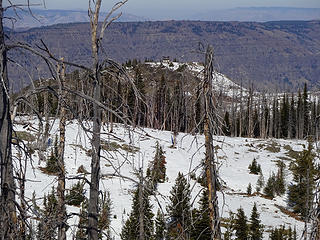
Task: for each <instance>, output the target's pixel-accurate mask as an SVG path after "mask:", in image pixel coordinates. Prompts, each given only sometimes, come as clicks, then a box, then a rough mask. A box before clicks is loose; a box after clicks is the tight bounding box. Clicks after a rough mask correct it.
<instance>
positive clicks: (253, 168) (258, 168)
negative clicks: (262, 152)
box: [248, 158, 261, 174]
mask: <svg viewBox="0 0 320 240" xmlns="http://www.w3.org/2000/svg"><path fill="white" fill-rule="evenodd" d="M248 169H249V170H250V173H251V174H259V172H261V165H260V164H258V163H257V160H256V159H255V158H253V160H252V163H251V164H250V165H249V166H248Z"/></svg>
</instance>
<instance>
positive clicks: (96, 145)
mask: <svg viewBox="0 0 320 240" xmlns="http://www.w3.org/2000/svg"><path fill="white" fill-rule="evenodd" d="M100 7H101V0H97V1H95V10H94V13H93V15H91V16H90V24H91V47H92V58H93V74H94V76H93V99H94V100H96V101H97V102H99V101H100V98H101V96H100V95H101V93H100V70H99V57H98V47H99V46H98V44H99V43H98V38H97V28H98V19H99V12H100ZM100 131H101V108H99V106H98V105H97V104H96V103H93V133H92V159H91V184H90V196H89V204H88V217H89V224H88V239H89V240H97V239H98V234H99V230H98V215H99V213H98V200H99V180H100V148H101V144H100Z"/></svg>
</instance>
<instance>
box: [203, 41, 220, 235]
mask: <svg viewBox="0 0 320 240" xmlns="http://www.w3.org/2000/svg"><path fill="white" fill-rule="evenodd" d="M212 73H213V47H212V46H210V45H209V46H208V49H207V53H206V59H205V76H204V87H203V91H204V92H203V96H204V98H205V99H204V104H205V119H204V135H205V147H206V158H205V168H206V176H207V187H208V192H209V212H210V226H211V239H221V230H220V217H219V208H218V196H217V189H218V186H217V184H218V179H217V178H218V176H217V169H216V164H215V161H214V147H213V138H212V134H213V133H214V127H213V124H214V123H213V116H212V115H213V114H211V113H212V111H214V107H215V106H214V105H215V104H214V102H213V101H214V98H213V95H212Z"/></svg>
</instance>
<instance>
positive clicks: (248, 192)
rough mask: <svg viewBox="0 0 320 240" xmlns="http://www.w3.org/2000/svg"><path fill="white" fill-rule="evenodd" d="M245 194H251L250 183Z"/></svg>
mask: <svg viewBox="0 0 320 240" xmlns="http://www.w3.org/2000/svg"><path fill="white" fill-rule="evenodd" d="M247 194H248V195H251V194H252V186H251V183H249V184H248V187H247Z"/></svg>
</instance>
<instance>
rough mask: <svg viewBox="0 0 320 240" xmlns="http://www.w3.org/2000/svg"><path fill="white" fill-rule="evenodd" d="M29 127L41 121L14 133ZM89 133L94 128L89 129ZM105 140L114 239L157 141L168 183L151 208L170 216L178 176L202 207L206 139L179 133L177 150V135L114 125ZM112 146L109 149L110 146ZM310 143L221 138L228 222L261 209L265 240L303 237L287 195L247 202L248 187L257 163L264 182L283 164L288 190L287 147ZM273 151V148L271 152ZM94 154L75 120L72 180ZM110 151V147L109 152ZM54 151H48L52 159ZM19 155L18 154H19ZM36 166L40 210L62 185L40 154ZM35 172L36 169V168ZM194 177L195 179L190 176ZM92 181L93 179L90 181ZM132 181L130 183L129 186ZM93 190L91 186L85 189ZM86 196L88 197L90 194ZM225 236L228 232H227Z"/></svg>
mask: <svg viewBox="0 0 320 240" xmlns="http://www.w3.org/2000/svg"><path fill="white" fill-rule="evenodd" d="M22 120H23V121H24V122H28V123H30V125H31V126H32V127H34V128H37V127H38V126H37V124H36V122H37V121H36V120H34V119H26V118H20V119H19V118H17V121H16V123H15V126H14V130H15V131H27V130H26V129H25V128H24V127H23V126H24V125H23V124H21V123H22ZM85 125H86V126H87V127H88V128H90V123H86V124H85ZM58 134H59V133H58V120H56V121H55V122H54V123H53V125H52V129H51V132H50V136H51V138H52V139H54V138H55V136H56V135H57V136H58ZM101 137H102V140H103V143H104V144H105V146H112V147H110V149H111V151H105V150H103V151H102V156H103V158H102V159H101V175H102V176H103V178H102V180H101V183H100V189H101V190H102V191H109V192H110V195H111V199H112V202H113V205H112V223H111V225H112V235H113V236H114V238H115V239H120V236H119V234H120V232H121V228H122V225H123V224H124V221H125V220H126V219H127V217H128V214H129V213H130V209H131V195H130V193H131V192H132V190H133V189H134V187H135V185H136V182H134V181H132V180H135V181H138V179H137V176H136V173H137V171H138V169H139V168H143V169H144V173H145V172H146V168H147V167H148V164H149V163H150V161H152V160H153V157H154V154H155V146H156V142H157V141H158V142H159V144H160V145H161V146H162V147H163V150H164V151H165V156H166V161H167V164H166V168H167V171H166V176H167V180H166V181H165V183H162V184H159V185H158V192H159V194H158V196H157V199H155V198H153V199H152V203H153V207H154V213H155V214H156V211H157V209H158V208H159V207H161V209H162V210H163V211H166V205H167V203H168V196H169V195H170V194H169V192H170V190H171V188H172V186H173V184H174V182H175V179H176V177H177V175H178V172H182V173H183V174H185V176H186V177H187V178H188V179H189V180H190V185H191V188H192V202H193V206H194V207H197V202H198V199H199V191H201V186H200V185H199V184H198V183H197V182H196V181H195V180H193V179H194V177H192V178H191V176H192V175H194V174H195V176H196V177H198V176H200V175H201V174H202V170H201V167H200V165H201V161H202V159H204V150H205V149H204V137H203V136H202V135H196V136H193V135H188V134H184V133H180V134H179V135H178V137H177V140H178V141H177V143H178V144H177V147H176V148H172V147H171V146H172V143H171V137H172V133H171V132H168V131H158V130H153V129H129V128H128V127H127V128H126V127H124V126H123V125H120V124H118V125H114V128H113V133H109V132H108V126H104V127H103V129H102V135H101ZM107 143H109V145H107ZM303 144H306V142H305V141H293V140H277V139H267V140H263V139H248V138H231V137H222V136H216V137H215V141H214V145H215V146H216V150H217V154H216V159H217V161H218V163H219V176H220V181H221V183H222V184H223V186H224V187H223V191H222V192H219V209H220V213H221V215H222V217H223V218H228V217H229V212H230V211H231V212H233V213H236V211H237V209H238V208H239V207H242V208H243V209H244V211H245V213H246V215H247V217H248V218H249V217H250V213H251V209H252V207H253V204H254V203H255V202H256V203H257V208H258V211H259V213H260V219H261V222H262V224H263V225H265V228H264V230H265V231H264V232H265V233H264V239H268V236H269V233H268V232H266V230H268V229H271V228H272V227H279V226H280V225H286V227H288V226H291V227H292V228H295V227H296V229H297V233H298V236H299V237H300V235H301V233H302V230H303V228H304V223H303V222H301V221H298V220H296V219H294V218H292V217H290V216H288V215H286V214H284V213H283V212H281V211H280V209H279V208H278V207H277V206H282V207H286V194H285V195H284V196H282V197H277V198H275V199H273V200H270V199H266V198H264V197H263V196H261V195H260V194H253V195H251V196H248V195H247V194H246V189H247V186H248V184H249V183H251V185H252V189H253V192H255V189H256V183H257V179H258V175H253V174H249V170H248V166H249V164H250V163H251V162H252V160H253V158H256V160H257V162H258V163H259V164H261V167H262V172H263V175H264V179H265V182H266V181H267V179H268V177H269V175H270V174H271V172H272V171H274V172H276V171H277V167H276V161H277V160H280V159H283V160H284V162H285V164H286V184H289V183H290V180H291V178H292V176H291V174H290V171H289V170H288V167H289V164H290V162H291V160H290V157H288V156H287V152H288V146H290V147H291V148H292V149H293V150H297V151H301V150H302V149H303ZM270 146H273V147H274V148H272V147H270ZM90 148H91V145H90V134H87V133H86V132H85V131H84V130H82V128H81V127H80V125H79V124H78V123H77V122H76V121H75V120H74V121H70V122H68V125H67V128H66V148H65V165H66V171H67V177H73V176H76V175H77V170H78V168H79V166H81V165H83V166H84V168H85V169H86V170H87V171H88V172H90V161H91V159H90V156H88V154H87V151H88V150H89V149H90ZM105 148H107V147H105ZM50 152H51V148H50V147H49V148H48V150H47V153H46V154H47V156H48V155H49V154H50ZM14 154H16V152H14ZM32 157H33V161H32V164H31V163H30V162H28V171H27V182H26V196H27V197H29V198H31V196H32V193H33V192H34V191H35V193H36V196H37V198H39V200H38V203H39V204H40V205H41V198H42V197H43V195H44V194H47V193H48V192H50V191H51V188H52V186H56V185H57V178H56V177H55V176H48V175H46V174H44V173H42V172H41V170H40V169H39V167H40V166H42V167H44V166H45V163H44V162H41V163H40V164H38V154H36V153H35V154H33V156H32ZM32 166H33V167H32ZM191 173H192V174H191ZM112 174H114V175H121V176H124V177H125V178H121V177H112V178H111V177H110V175H112ZM87 177H88V178H89V175H87ZM130 179H131V180H130ZM77 181H78V180H67V181H66V188H67V189H69V188H70V187H71V186H72V185H73V184H75V183H76V182H77ZM86 187H87V189H88V186H86ZM86 194H87V196H88V195H89V191H86ZM79 210H80V209H79V208H77V207H72V206H68V207H67V211H68V212H69V213H70V212H76V213H79ZM77 222H78V218H77V217H73V218H70V219H69V222H68V223H69V225H70V226H71V227H70V228H69V230H68V235H69V239H72V238H71V236H72V234H73V233H75V229H76V225H77ZM222 230H223V229H222Z"/></svg>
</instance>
